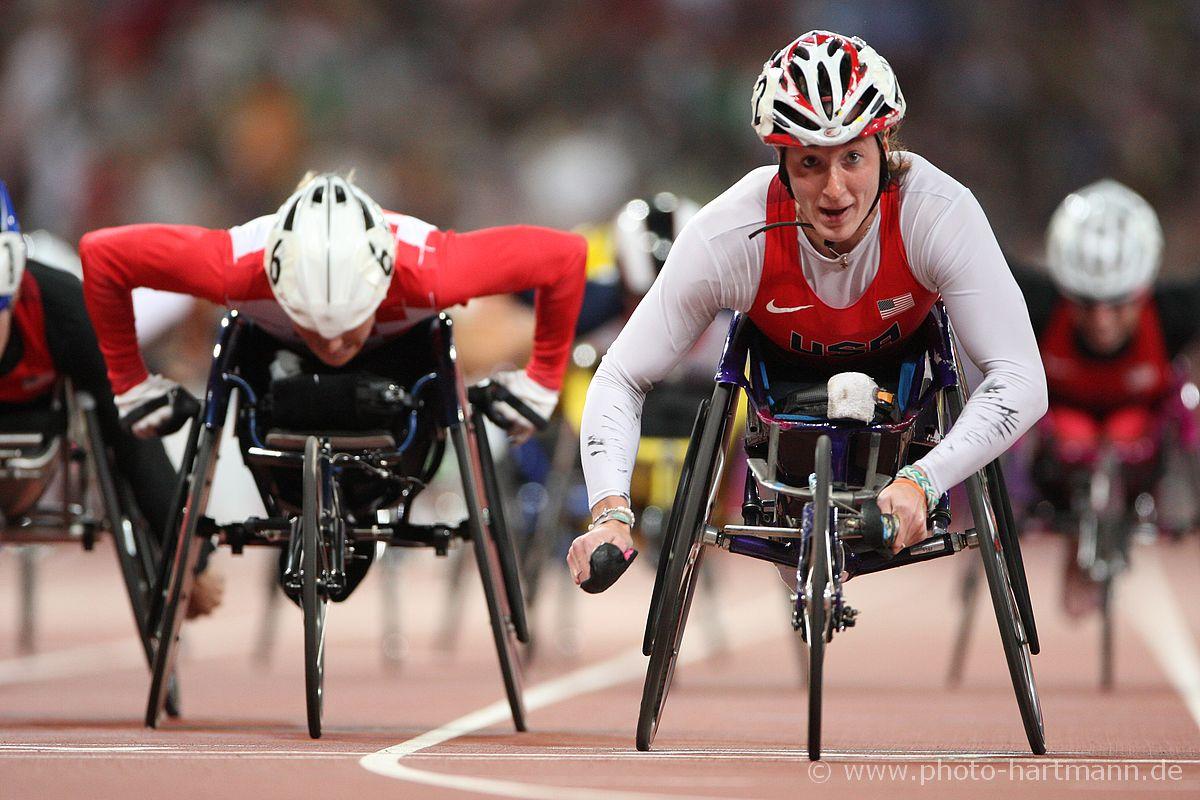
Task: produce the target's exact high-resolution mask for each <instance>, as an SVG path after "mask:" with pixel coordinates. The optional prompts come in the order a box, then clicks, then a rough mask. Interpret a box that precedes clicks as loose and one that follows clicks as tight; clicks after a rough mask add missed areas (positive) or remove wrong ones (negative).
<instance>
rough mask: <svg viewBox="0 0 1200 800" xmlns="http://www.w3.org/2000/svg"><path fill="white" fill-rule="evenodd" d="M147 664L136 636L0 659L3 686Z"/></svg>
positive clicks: (92, 673)
mask: <svg viewBox="0 0 1200 800" xmlns="http://www.w3.org/2000/svg"><path fill="white" fill-rule="evenodd" d="M139 665H140V666H143V667H144V666H145V665H146V656H145V654H144V653H142V650H141V647H140V645H139V644H138V641H137V639H136V638H133V637H130V638H127V639H119V640H117V641H112V642H104V643H102V644H92V645H85V646H83V647H71V648H67V649H65V650H51V651H50V652H47V653H34V654H33V655H28V656H18V657H16V658H6V659H4V660H2V661H0V686H6V685H12V684H19V683H41V682H44V681H52V680H56V679H58V678H77V677H79V676H81V675H94V674H96V673H98V672H105V671H108V670H113V669H125V668H132V667H136V666H139Z"/></svg>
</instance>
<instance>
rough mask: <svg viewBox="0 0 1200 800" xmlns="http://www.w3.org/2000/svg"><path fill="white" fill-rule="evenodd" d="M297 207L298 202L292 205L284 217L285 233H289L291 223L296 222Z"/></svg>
mask: <svg viewBox="0 0 1200 800" xmlns="http://www.w3.org/2000/svg"><path fill="white" fill-rule="evenodd" d="M298 205H300V201H299V200H297V201H296V202H294V203H292V207H291V208H289V209H288V212H287V217H285V218H284V220H283V229H284V230H285V231H290V230H291V229H292V223H294V222H295V221H296V206H298Z"/></svg>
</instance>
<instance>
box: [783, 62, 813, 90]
mask: <svg viewBox="0 0 1200 800" xmlns="http://www.w3.org/2000/svg"><path fill="white" fill-rule="evenodd" d="M787 70H788V74H789V75H791V76H792V81H794V82H795V84H796V90H797V91H798V92H799V93H800V96H801V97H807V96H808V79H807V78H805V77H804V72H803V70H801V69H800V65H799V64H797V63H796V62H795V61H789V62H788V66H787ZM781 82H782V81H781Z"/></svg>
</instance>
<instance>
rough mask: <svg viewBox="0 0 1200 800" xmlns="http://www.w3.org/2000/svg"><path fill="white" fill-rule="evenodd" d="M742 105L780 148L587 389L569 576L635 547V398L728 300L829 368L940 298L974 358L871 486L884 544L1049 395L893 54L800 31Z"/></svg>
mask: <svg viewBox="0 0 1200 800" xmlns="http://www.w3.org/2000/svg"><path fill="white" fill-rule="evenodd" d="M752 110H753V124H754V127H755V130H756V132H757V133H758V134H759V136H760V137H761V138H762V140H763V141H764V142H765V143H766V144H769V145H773V146H775V147H777V148H778V150H779V157H780V161H779V166H778V168H774V167H763V168H759V169H756V170H753V171H751V172H750V173H749V174H748V175H746V177H745V178H743V179H742V180H741V181H739V182H738V183H737V184H735V185H734V186H733V187H732V188H730V189H729V190H727V191H726V192H725V193H724V194H722V195H721V196H720V197H718V198H717V199H716V200H714V201H713V202H711V203H710V204H709V205H708V206H706V207H705V208H704V209H702V210H701V211H700V212H699V213H698V214H697V215H696V216H695V217H694V218H693V219H692V221H691V222H690V223H689V224H688V226H687V227H686V228H685V229H684V230H683V232H682V233H681V235H680V236H679V238H678V239H677V240H676V242H675V244H674V246H673V247H672V250H671V253H670V256H669V257H668V261H667V264H666V266H665V267H664V269H663V271H662V273H661V274H660V276H659V278H658V281H657V282H656V283H655V285H654V287H653V288H652V289H651V290H650V292H649V294H647V296H646V299H645V300H644V301H643V302H642V303H641V304H640V305H639V306H638V308H637V310H636V311H635V312H634V314H633V316H632V318H631V319H630V322H629V324H628V325H627V326H626V328H625V330H624V331H622V333H621V335H620V336H619V337H618V338H617V341H616V342H615V343H614V344H613V346H612V348H611V349H610V350H609V352H608V354H607V355H606V356H605V359H604V361H603V362H602V364H601V366H600V369H599V370H598V371H597V374H596V378H595V379H594V380H593V382H592V385H591V387H590V389H589V392H588V400H587V408H586V410H585V413H584V420H583V429H582V431H581V448H582V450H583V456H582V458H583V464H584V472H585V475H586V477H587V483H588V489H589V494H590V501H591V503H592V514H593V518H594V519H593V527H592V529H591V530H590V531H589V532H588V533H586V534H584V535H583V536H580V537H579V538H577V539H576V541H575V543H574V544H573V545H572V549H571V553H570V554H569V556H568V563H569V565H570V567H571V570H572V573H573V575H574V577H575V580H576V582H583V581H585V580H588V579H589V578H590V577H591V576H592V572H593V571H598V572H600V573H602V575H603V577H604V579H605V582H606V583H611V582H612V581H614V580H616V578H617V577H619V575H620V574H621V573H622V572H623V571H624V568H625V567H626V566H627V564H628V562H629V560H630V558H631V557H632V553H631V551H630V539H629V527H630V524H631V523H632V522H633V511H632V509H630V508H628V474H629V469H630V466H631V463H632V460H633V457H634V455H633V454H634V453H635V452H636V444H637V433H638V428H637V423H638V419H639V416H640V409H641V405H642V401H643V398H644V396H645V393H646V391H648V390H649V388H650V387H651V386H652V385H653V384H654V383H655V382H656V381H657V380H659V379H660V378H661V377H662V376H663V375H664V374H665V373H666V371H667V370H668V369H669V368H670V367H671V366H672V365H673V363H674V362H675V360H677V359H678V357H679V356H680V354H681V353H683V352H685V351H686V350H687V349H688V348H689V347H690V346H691V344H692V342H693V340H694V339H695V337H696V336H697V335H698V334H699V332H700V331H701V330H703V329H704V328H705V327H707V325H708V324H709V323H710V322H711V320H712V319H713V318H714V316H715V315H716V314H717V313H718V311H719V310H720V309H722V308H728V309H732V310H735V311H739V312H742V313H743V314H745V315H746V316H747V317H748V318H749V320H750V321H751V322H752V323H753V324H754V326H755V327H756V328H757V329H758V330H759V331H760V332H761V334H762V335H763V336H764V337H765V338H766V339H767V340H769V341H770V342H771V343H772V345H773V346H774V347H775V348H778V349H779V350H780V351H781V352H782V353H785V354H786V355H787V358H788V360H789V361H790V362H791V363H793V364H795V365H797V366H798V367H800V368H805V367H807V368H809V369H810V370H811V371H812V372H813V373H814V374H816V375H821V374H826V375H827V374H829V373H830V372H843V371H856V370H857V366H856V364H859V363H862V362H863V361H864V360H865V359H870V360H872V361H875V362H878V361H880V360H886V359H888V358H893V359H896V360H897V361H899V360H900V356H901V355H902V354H903V352H904V349H905V348H906V347H907V346H908V345H910V344H911V341H910V340H911V339H912V337H913V336H914V335H915V334H916V332H917V331H918V330H920V329H921V327H922V325H924V324H925V321H926V320H927V319H928V316H929V313H930V311H931V310H932V309H934V308H935V306H936V304H937V303H938V302H939V301H941V302H943V303H944V304H945V307H946V310H947V312H948V314H949V317H950V318H951V319H953V320H954V322H955V334H956V335H957V337H958V339H959V340H960V341H961V344H962V348H963V351H964V352H965V355H966V357H968V358H969V359H970V360H971V361H972V362H974V364H975V365H976V366H977V367H979V369H980V370H981V371H982V373H983V378H982V380H981V382H980V384H979V385H978V386H977V387H973V388H974V390H975V391H974V392H973V393H972V394H971V397H970V399H969V400H968V401H967V402H966V403H965V405H964V407H963V409H962V413H961V415H959V416H958V418H957V419H956V420H955V423H954V425H953V427H947V429H946V430H945V431H943V433H944V435H943V436H942V437H941V438H940V440H938V441H936V444H934V446H932V447H930V448H929V449H928V452H926V453H924V455H922V457H921V458H919V459H917V460H916V461H914V462H913V463H911V464H907V463H903V464H902V463H897V464H896V466H897V467H900V468H899V469H898V470H897V471H896V473H895V478H894V479H892V480H891V481H890V482H889V483H888V484H887V485H886V486H884V487H883V488H882V489H881V490H879V491H878V508H879V511H880V512H881V513H884V514H891V515H894V516H895V517H896V518H897V520H898V528H897V530H896V531H895V535H894V536H893V537H891V538H890V547H889V549H890V550H891V551H893V552H897V551H901V550H903V549H904V548H907V547H910V546H912V545H916V544H919V543H921V542H922V541H923V540H925V539H926V534H927V525H928V523H929V519H930V516H931V514H933V513H934V511H935V510H936V509H937V508H938V507H939V504H941V502H942V497H943V495H944V494H945V493H946V492H947V490H948V489H949V488H950V487H952V486H954V485H956V484H958V483H960V482H962V481H963V480H965V479H968V478H969V476H972V475H975V474H976V473H977V472H978V471H979V470H981V469H983V468H985V467H986V466H987V465H989V464H991V463H992V462H993V461H994V460H995V459H996V458H997V457H998V456H999V455H1000V454H1001V453H1002V452H1004V451H1005V450H1006V449H1007V448H1008V447H1009V446H1010V445H1011V444H1012V443H1013V442H1014V441H1015V440H1016V438H1017V437H1018V436H1020V434H1021V433H1022V432H1024V431H1025V430H1027V429H1028V428H1029V427H1030V426H1031V425H1032V424H1033V423H1034V422H1035V421H1036V420H1037V419H1038V418H1039V417H1041V415H1042V414H1044V413H1045V410H1046V402H1047V401H1046V383H1045V374H1044V372H1043V369H1042V365H1041V361H1040V358H1039V356H1038V351H1037V344H1036V340H1035V338H1034V335H1033V331H1032V329H1031V327H1030V324H1029V318H1028V314H1027V312H1026V309H1025V305H1024V301H1023V300H1022V298H1021V294H1020V291H1019V289H1018V288H1017V286H1016V283H1015V281H1014V280H1013V278H1012V274H1011V272H1010V271H1009V269H1008V267H1007V264H1006V263H1005V261H1004V257H1003V255H1002V254H1001V252H1000V248H999V246H998V245H997V243H996V240H995V236H994V235H993V233H992V231H991V227H990V225H989V224H988V222H987V219H986V216H985V215H984V213H983V211H982V209H981V208H980V207H979V204H978V202H976V201H975V199H974V198H973V197H972V196H971V194H970V192H968V191H967V190H966V189H965V188H964V187H963V186H962V185H961V184H959V183H957V182H956V181H954V180H953V179H952V178H950V177H949V176H947V175H946V174H945V173H943V172H941V171H940V170H938V169H937V168H936V167H934V166H933V165H932V164H930V163H929V162H928V161H926V160H925V159H923V158H921V157H920V156H917V155H915V154H913V153H905V152H898V151H897V150H896V149H895V148H894V144H895V143H894V141H892V137H893V136H894V130H895V126H896V125H897V124H898V123H899V122H900V121H901V119H902V118H903V116H904V113H905V102H904V98H903V95H902V94H901V92H900V90H899V87H898V85H897V83H896V78H895V75H894V74H893V73H892V71H891V68H890V66H889V65H888V63H887V62H886V61H885V60H884V59H883V58H882V57H881V56H879V54H878V53H876V52H875V51H874V50H873V49H872V48H870V47H868V46H867V45H866V44H865V43H864V42H863V41H862V40H860V39H857V38H849V37H844V36H840V35H838V34H833V33H829V32H825V31H812V32H810V33H807V34H805V35H803V36H801V37H800V38H798V39H796V40H795V41H794V42H792V43H790V44H789V45H788V46H786V47H785V48H783V49H782V50H780V51H778V52H777V53H775V54H774V55H773V56H772V58H771V59H770V60H768V62H767V63H766V64H765V65H764V69H763V72H762V74H761V75H760V77H759V79H758V81H757V83H756V85H755V88H754V92H753V97H752ZM797 227H799V228H800V231H799V233H798V232H797V231H796V230H795V228H797ZM646 342H656V343H661V344H660V345H659V346H656V347H647V346H646ZM713 412H716V409H713ZM713 412H710V413H713ZM717 416H720V414H719V413H717ZM714 424H715V423H714ZM701 449H704V448H701ZM883 463H884V464H885V466H886V462H883ZM992 483H993V484H997V483H998V481H993V482H992ZM876 488H877V487H873V488H872V491H875V489H876ZM676 501H677V502H680V498H679V497H678V496H677V498H676ZM820 505H821V504H820V503H817V504H816V506H817V507H818V508H819V507H820ZM673 516H678V515H674V514H673ZM979 516H980V515H977V519H976V523H977V524H982V523H981V522H980V520H979V518H978V517H979ZM983 516H986V515H983ZM816 527H820V526H819V525H817V526H816ZM680 531H681V532H683V531H684V529H683V528H681V529H680ZM685 538H686V537H685ZM677 569H682V567H678V568H677ZM684 605H685V606H686V601H685V603H684ZM998 616H999V612H998ZM811 644H812V643H811V642H810V647H811ZM652 667H653V665H652ZM665 674H666V675H667V676H668V677H669V669H668V670H667V672H666V673H665ZM1016 677H1017V676H1016V674H1015V673H1014V682H1015V679H1016ZM814 678H815V680H817V681H819V679H820V678H819V671H818V673H817V674H816V675H815V676H814V675H810V679H814ZM648 688H649V677H648ZM651 716H653V715H651ZM643 717H644V718H645V714H644V715H643ZM643 721H645V720H643ZM1027 723H1028V720H1027ZM1037 728H1038V730H1039V733H1038V734H1037V737H1038V739H1040V722H1039V723H1038V725H1037ZM1027 732H1028V725H1027ZM646 733H650V731H646ZM651 735H652V734H651ZM1030 741H1031V744H1032V745H1033V747H1034V749H1035V750H1037V749H1039V747H1040V746H1041V745H1040V744H1038V743H1037V740H1035V736H1034V734H1033V733H1032V732H1031V733H1030ZM648 744H649V737H648V736H642V735H640V736H639V745H644V746H648ZM814 744H815V743H813V742H810V747H813V745H814ZM814 749H815V748H814Z"/></svg>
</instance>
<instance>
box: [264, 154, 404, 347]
mask: <svg viewBox="0 0 1200 800" xmlns="http://www.w3.org/2000/svg"><path fill="white" fill-rule="evenodd" d="M395 263H396V240H395V238H394V237H393V236H392V233H391V231H390V230H389V229H388V226H387V222H386V221H385V220H384V217H383V211H382V209H380V208H379V206H378V204H376V203H375V201H374V200H372V199H371V198H370V197H369V196H368V195H367V193H366V192H364V191H363V190H362V189H359V188H358V187H357V186H355V185H354V184H353V183H350V182H349V181H348V180H346V179H345V178H343V177H341V176H340V175H333V174H324V175H318V176H316V177H315V178H312V179H311V180H308V181H306V182H305V183H304V184H303V185H302V186H301V187H300V188H299V189H297V190H296V192H295V193H294V194H293V195H292V196H291V197H289V198H288V199H287V200H286V201H285V202H284V204H283V205H282V206H280V207H279V211H278V212H277V214H276V217H275V225H274V227H273V228H272V229H271V233H270V236H269V237H268V238H267V245H266V248H265V249H264V250H263V268H264V269H265V270H266V271H267V278H268V279H269V280H270V283H271V291H273V292H274V293H275V299H276V300H277V301H279V305H280V306H281V307H282V308H283V310H284V311H285V312H287V315H288V316H289V317H291V319H292V321H293V322H295V323H296V324H297V325H299V326H300V327H302V328H306V329H308V330H311V331H316V332H317V333H318V334H319V335H320V336H322V337H324V338H326V339H332V338H334V337H336V336H340V335H341V334H343V333H346V332H347V331H351V330H353V329H355V328H357V327H358V326H359V325H361V324H363V323H364V322H366V320H367V318H368V317H370V316H371V314H373V313H375V310H376V309H377V308H379V304H380V303H382V302H383V298H384V297H386V296H387V293H388V288H389V287H390V286H391V283H392V274H393V273H394V272H395Z"/></svg>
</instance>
